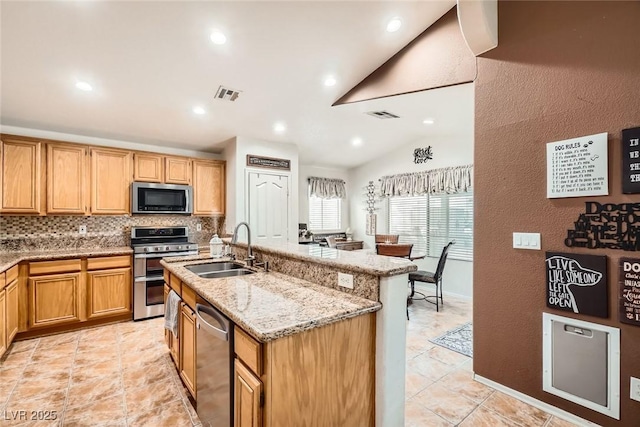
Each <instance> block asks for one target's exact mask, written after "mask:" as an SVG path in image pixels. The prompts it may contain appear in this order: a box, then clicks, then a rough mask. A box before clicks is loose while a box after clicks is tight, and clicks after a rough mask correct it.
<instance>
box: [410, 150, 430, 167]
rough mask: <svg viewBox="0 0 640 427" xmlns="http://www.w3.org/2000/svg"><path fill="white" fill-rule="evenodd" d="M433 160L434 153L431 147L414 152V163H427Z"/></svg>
mask: <svg viewBox="0 0 640 427" xmlns="http://www.w3.org/2000/svg"><path fill="white" fill-rule="evenodd" d="M431 159H433V152H432V151H431V146H428V147H425V148H416V149H415V150H413V163H415V164H420V163H427V160H431Z"/></svg>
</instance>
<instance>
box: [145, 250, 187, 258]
mask: <svg viewBox="0 0 640 427" xmlns="http://www.w3.org/2000/svg"><path fill="white" fill-rule="evenodd" d="M190 255H198V251H187V252H165V253H153V254H135V255H134V256H133V257H134V258H166V257H172V256H190Z"/></svg>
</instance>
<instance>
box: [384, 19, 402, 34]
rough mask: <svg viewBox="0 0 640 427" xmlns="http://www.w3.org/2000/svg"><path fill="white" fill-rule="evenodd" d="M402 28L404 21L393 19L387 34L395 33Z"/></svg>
mask: <svg viewBox="0 0 640 427" xmlns="http://www.w3.org/2000/svg"><path fill="white" fill-rule="evenodd" d="M400 27H402V21H401V20H400V18H393V19H392V20H391V21H389V23H388V24H387V32H389V33H395V32H396V31H398V30H399V29H400Z"/></svg>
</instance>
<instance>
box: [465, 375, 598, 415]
mask: <svg viewBox="0 0 640 427" xmlns="http://www.w3.org/2000/svg"><path fill="white" fill-rule="evenodd" d="M473 379H474V380H476V381H478V382H479V383H482V384H484V385H488V386H489V387H491V388H494V389H496V390H498V391H501V392H502V393H504V394H506V395H509V396H511V397H513V398H516V399H518V400H521V401H522V402H524V403H526V404H529V405H531V406H533V407H536V408H538V409H541V410H543V411H545V412H548V413H550V414H551V415H553V416H555V417H558V418H560V419H563V420H565V421H569V422H571V423H573V424H577V425H579V426H583V427H601V426H600V425H599V424H595V423H592V422H591V421H589V420H585V419H584V418H580V417H579V416H577V415H574V414H572V413H571V412H567V411H565V410H563V409H560V408H557V407H555V406H553V405H549V404H548V403H545V402H543V401H541V400H538V399H534V398H533V397H531V396H528V395H526V394H524V393H521V392H519V391H517V390H514V389H512V388H509V387H507V386H504V385H502V384H500V383H497V382H495V381H491V380H490V379H487V378H485V377H482V376H480V375H478V374H476V373H474V374H473Z"/></svg>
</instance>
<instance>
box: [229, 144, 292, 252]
mask: <svg viewBox="0 0 640 427" xmlns="http://www.w3.org/2000/svg"><path fill="white" fill-rule="evenodd" d="M247 154H253V155H257V156H265V157H275V158H279V159H287V160H290V161H291V170H290V171H285V170H278V169H266V168H254V167H247ZM223 156H224V159H225V160H226V161H227V215H226V221H225V222H226V225H225V228H226V232H227V233H233V230H234V228H235V226H236V224H238V223H239V222H242V221H246V219H247V217H248V214H247V211H246V207H247V203H246V200H247V198H248V196H249V195H248V187H247V186H248V176H247V174H248V171H256V172H269V173H277V174H278V175H287V176H288V177H289V220H288V232H287V234H288V236H289V241H290V242H297V241H298V173H299V172H298V147H297V146H296V145H294V144H285V143H281V142H271V141H263V140H259V139H253V138H246V137H241V136H238V137H236V138H235V140H232V141H230V142H229V143H228V144H227V146H226V147H225V149H224V151H223ZM240 238H241V239H242V240H245V239H246V237H245V236H244V228H243V229H242V233H241V235H240ZM245 241H246V240H245Z"/></svg>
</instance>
